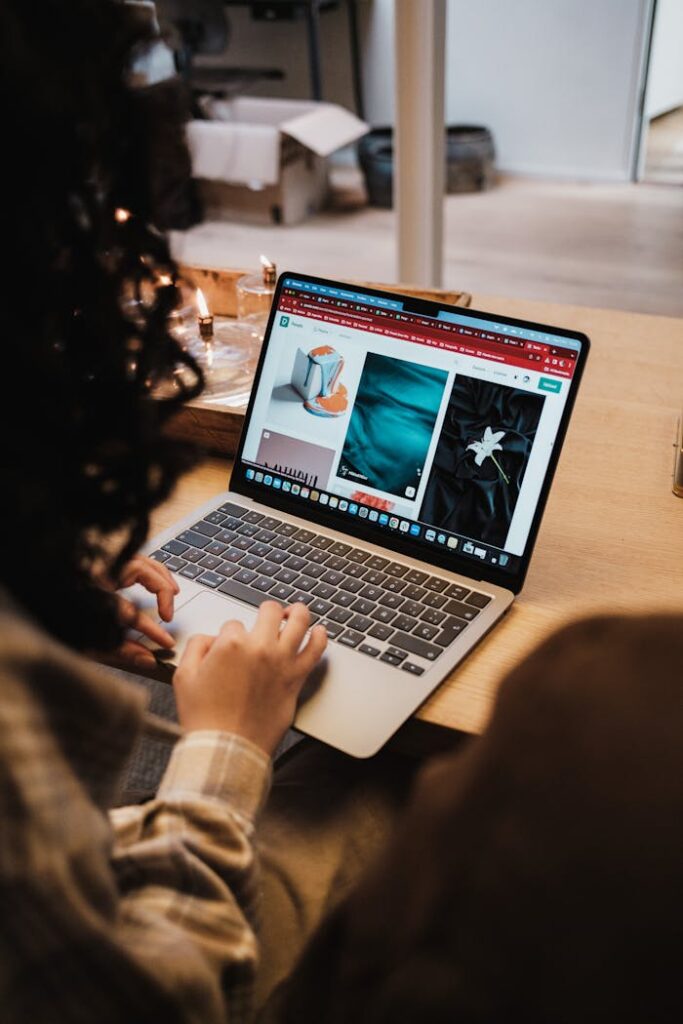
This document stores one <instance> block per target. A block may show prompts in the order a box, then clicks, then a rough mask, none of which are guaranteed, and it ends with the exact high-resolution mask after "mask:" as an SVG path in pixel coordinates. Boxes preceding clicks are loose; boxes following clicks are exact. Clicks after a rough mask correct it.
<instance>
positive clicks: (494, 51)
mask: <svg viewBox="0 0 683 1024" xmlns="http://www.w3.org/2000/svg"><path fill="white" fill-rule="evenodd" d="M660 2H664V0H660ZM670 2H672V3H674V4H678V6H679V7H680V6H681V3H680V0H670ZM651 3H652V0H515V2H514V3H511V2H510V0H476V2H471V0H448V30H447V40H446V78H447V81H446V113H447V118H448V120H449V122H456V121H460V122H465V121H469V122H474V123H483V124H486V125H488V126H489V127H491V128H492V130H493V132H494V136H495V139H496V144H497V149H498V158H499V159H498V162H499V166H500V167H501V169H503V170H506V171H510V172H514V173H521V174H533V175H539V176H547V177H571V178H581V179H588V180H607V181H619V180H628V179H629V177H630V176H631V171H632V165H633V157H634V150H635V146H636V121H637V109H638V104H639V98H640V88H641V67H642V58H643V51H644V42H645V35H646V29H647V23H648V17H649V10H650V6H651ZM359 9H360V20H361V25H362V42H363V56H364V67H365V72H364V78H365V92H366V107H367V110H366V115H367V118H368V120H369V121H370V122H371V123H373V124H386V123H390V122H391V119H392V117H393V74H394V68H393V64H394V61H393V11H394V0H362V2H361V3H359ZM230 17H231V20H232V23H233V40H232V44H231V47H230V51H229V54H228V56H229V59H230V62H231V63H235V64H248V65H249V64H254V65H256V64H261V65H262V64H272V65H274V66H280V67H282V68H283V69H285V70H286V72H287V76H288V77H287V81H286V82H285V83H283V84H277V83H269V84H268V85H267V86H264V87H261V88H260V89H259V90H258V91H259V92H261V93H262V94H263V93H268V94H270V95H290V96H308V95H309V91H308V89H309V86H308V76H307V71H308V64H307V47H306V34H305V27H304V23H303V22H298V23H294V24H292V23H285V24H273V25H264V24H259V23H254V22H252V21H251V20H250V18H249V14H248V11H247V10H245V9H239V8H237V9H236V8H232V9H231V13H230ZM322 29H323V67H324V79H325V90H326V91H325V95H326V98H328V99H330V100H334V101H336V102H341V103H344V104H346V105H348V106H350V107H351V106H352V93H351V87H350V72H349V60H348V34H347V26H346V17H345V12H344V10H343V5H342V8H340V9H339V10H337V11H333V12H331V13H329V14H325V15H323V16H322Z"/></svg>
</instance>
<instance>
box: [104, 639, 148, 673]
mask: <svg viewBox="0 0 683 1024" xmlns="http://www.w3.org/2000/svg"><path fill="white" fill-rule="evenodd" d="M114 657H115V659H116V661H117V662H118V663H119V664H122V665H132V666H134V667H136V666H137V667H140V668H142V667H148V668H154V667H156V663H157V660H156V658H155V657H154V654H153V653H152V651H150V650H149V648H147V647H145V646H144V645H143V644H139V643H138V642H137V641H136V640H124V641H123V643H122V644H121V645H120V647H118V648H117V650H116V651H114Z"/></svg>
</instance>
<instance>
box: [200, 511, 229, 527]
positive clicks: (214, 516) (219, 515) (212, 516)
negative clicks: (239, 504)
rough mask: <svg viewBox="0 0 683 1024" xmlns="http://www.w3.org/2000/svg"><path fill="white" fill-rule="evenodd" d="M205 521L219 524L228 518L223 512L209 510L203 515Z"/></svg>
mask: <svg viewBox="0 0 683 1024" xmlns="http://www.w3.org/2000/svg"><path fill="white" fill-rule="evenodd" d="M204 518H205V519H206V521H207V523H213V525H214V526H220V525H221V523H224V522H225V520H226V519H227V518H228V517H227V516H226V514H225V513H224V512H218V511H216V512H209V514H208V515H206V516H204Z"/></svg>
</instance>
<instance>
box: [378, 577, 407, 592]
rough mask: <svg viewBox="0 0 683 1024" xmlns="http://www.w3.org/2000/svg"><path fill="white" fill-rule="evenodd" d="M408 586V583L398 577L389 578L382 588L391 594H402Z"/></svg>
mask: <svg viewBox="0 0 683 1024" xmlns="http://www.w3.org/2000/svg"><path fill="white" fill-rule="evenodd" d="M405 585H406V581H405V580H402V579H399V578H398V577H396V576H388V577H387V579H386V580H385V581H384V583H383V584H382V586H383V587H384V589H385V590H388V591H389V593H390V594H400V593H401V591H402V590H403V588H404V587H405Z"/></svg>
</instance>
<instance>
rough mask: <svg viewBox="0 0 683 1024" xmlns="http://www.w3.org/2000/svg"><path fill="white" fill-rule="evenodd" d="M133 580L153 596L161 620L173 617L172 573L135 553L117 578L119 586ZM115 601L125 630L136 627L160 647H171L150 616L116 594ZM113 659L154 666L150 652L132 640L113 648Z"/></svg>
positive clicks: (174, 588) (171, 641) (135, 665)
mask: <svg viewBox="0 0 683 1024" xmlns="http://www.w3.org/2000/svg"><path fill="white" fill-rule="evenodd" d="M134 583H139V584H140V585H141V586H143V587H144V588H145V590H148V591H149V592H150V594H155V595H156V599H157V608H158V610H159V617H160V618H162V619H163V620H164V622H170V621H171V619H172V618H173V599H174V597H175V596H176V594H178V593H179V592H180V587H179V586H178V584H177V583H176V581H175V580H174V578H173V574H172V573H171V572H169V570H168V569H167V568H166V567H165V566H164V565H162V564H161V563H160V562H156V561H155V560H154V559H153V558H146V557H145V556H144V555H136V556H135V558H132V559H131V560H130V562H128V563H127V564H126V566H125V567H124V569H123V572H122V573H121V576H120V578H119V586H120V587H132V585H133V584H134ZM117 600H118V604H119V620H120V622H121V623H122V625H124V626H127V627H128V629H135V630H138V632H140V633H143V634H144V636H146V637H149V639H150V640H153V641H154V643H155V644H159V646H160V647H164V648H166V649H171V648H173V647H174V646H175V640H174V638H173V637H172V636H171V634H170V633H168V632H167V631H166V630H165V629H164V627H163V626H162V625H160V624H159V623H158V622H156V621H155V619H154V618H153V616H152V615H150V614H149V613H148V612H143V611H140V609H139V608H138V607H137V606H136V605H135V604H133V602H132V601H129V600H128V598H125V597H122V596H121V595H120V594H119V595H117ZM115 660H116V662H117V663H118V664H121V665H122V666H123V667H130V668H143V667H145V666H149V667H150V668H152V667H154V666H155V665H156V659H155V657H154V655H153V653H152V652H151V651H150V650H148V648H147V647H145V646H144V644H141V643H138V641H136V640H124V642H123V643H122V644H121V646H120V647H119V649H118V650H117V651H116V655H115Z"/></svg>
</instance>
